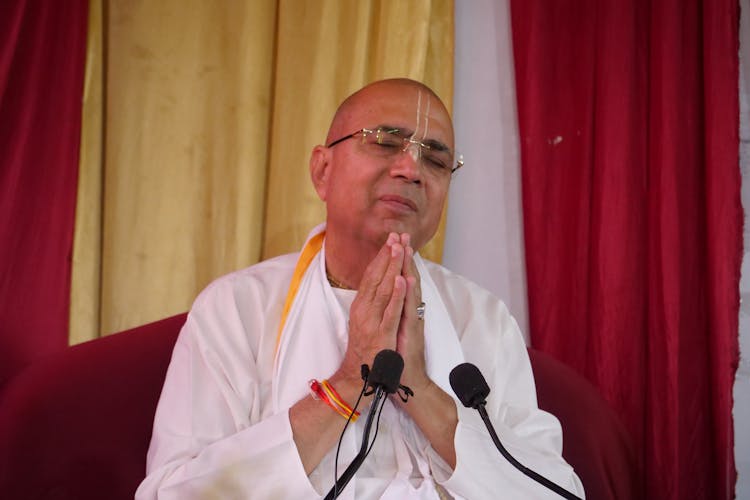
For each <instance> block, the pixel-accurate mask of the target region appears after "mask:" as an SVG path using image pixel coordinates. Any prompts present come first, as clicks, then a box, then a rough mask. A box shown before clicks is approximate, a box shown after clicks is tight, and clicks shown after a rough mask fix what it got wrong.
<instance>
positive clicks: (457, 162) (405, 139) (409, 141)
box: [326, 127, 464, 175]
mask: <svg viewBox="0 0 750 500" xmlns="http://www.w3.org/2000/svg"><path fill="white" fill-rule="evenodd" d="M400 130H401V129H399V128H396V127H393V128H386V127H377V128H375V129H369V128H361V129H359V130H356V131H354V132H352V133H351V134H349V135H345V136H344V137H340V138H338V139H336V140H335V141H331V142H330V143H329V144H328V145H326V147H327V148H332V147H333V146H335V145H336V144H338V143H340V142H344V141H345V140H347V139H351V138H352V137H355V136H357V135H360V134H364V137H366V136H367V134H375V133H377V132H385V133H386V134H391V135H394V136H396V137H398V138H400V139H401V140H402V141H403V146H404V147H403V148H401V151H402V152H406V150H407V149H409V146H411V145H412V144H414V145H415V146H417V147H418V148H419V154H420V156H421V154H422V149H423V148H424V149H428V150H430V149H435V148H434V147H432V146H430V145H429V144H425V143H423V142H422V141H418V140H416V139H413V136H414V134H412V135H410V136H407V137H401V136H399V135H398V134H396V132H399V131H400ZM442 146H443V147H444V148H445V151H447V152H449V153H450V154H451V157H452V158H454V160H453V163H454V164H455V166H450V167H444V168H446V169H447V170H449V171H450V174H451V175H453V173H454V172H455V171H456V170H458V169H459V168H461V167H463V166H464V159H463V155H460V154H459V155H457V154H456V152H455V151H453V150H452V149H451V148H449V147H448V146H445V145H442ZM456 156H458V158H457V159H455V158H456Z"/></svg>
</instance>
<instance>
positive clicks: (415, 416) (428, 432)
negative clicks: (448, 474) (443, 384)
mask: <svg viewBox="0 0 750 500" xmlns="http://www.w3.org/2000/svg"><path fill="white" fill-rule="evenodd" d="M399 401H400V400H399ZM400 404H401V406H402V408H403V409H404V410H405V411H406V412H407V413H408V414H409V416H410V417H411V419H412V420H413V421H414V423H415V424H417V426H418V427H419V429H420V431H422V434H424V436H425V438H427V440H428V441H429V442H430V444H431V445H432V448H433V449H434V450H435V451H436V452H437V453H438V455H440V457H441V458H442V459H443V460H444V461H445V462H446V463H447V464H448V465H449V466H450V467H451V468H452V469H453V468H455V467H456V449H455V445H454V439H455V435H456V426H457V425H458V413H457V412H456V403H455V402H454V400H453V398H451V397H450V396H449V395H448V394H446V393H445V391H443V390H442V389H441V388H440V387H438V386H437V385H436V384H435V383H434V382H430V383H429V384H428V385H427V386H425V387H424V388H423V389H421V390H419V391H418V392H417V391H415V394H414V396H413V397H411V398H409V401H408V402H406V403H402V402H401V403H400Z"/></svg>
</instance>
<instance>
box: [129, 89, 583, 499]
mask: <svg viewBox="0 0 750 500" xmlns="http://www.w3.org/2000/svg"><path fill="white" fill-rule="evenodd" d="M455 166H456V163H455V159H454V152H453V126H452V123H451V119H450V116H449V114H448V112H447V110H446V108H445V106H444V105H443V103H442V102H441V101H440V99H439V98H438V97H437V95H435V94H434V93H433V92H432V91H431V90H430V89H429V88H427V87H426V86H424V85H422V84H421V83H418V82H414V81H411V80H405V79H396V80H384V81H380V82H375V83H373V84H371V85H368V86H366V87H365V88H363V89H361V90H360V91H358V92H356V93H355V94H353V95H352V96H350V97H349V98H348V99H346V100H345V101H344V102H343V103H342V105H341V106H340V107H339V109H338V111H337V112H336V115H335V116H334V119H333V122H332V124H331V127H330V130H329V132H328V138H327V140H326V146H316V147H315V148H314V149H313V151H312V155H311V159H310V175H311V178H312V182H313V184H314V186H315V189H316V191H317V193H318V195H319V196H320V198H321V199H322V200H323V201H324V202H325V204H326V209H327V218H326V224H325V226H321V227H319V228H317V229H316V230H315V231H313V233H312V234H311V236H310V237H309V239H308V241H307V243H306V244H305V247H304V248H303V250H302V251H301V252H300V254H294V255H287V256H282V257H278V258H275V259H271V260H269V261H266V262H263V263H260V264H258V265H256V266H252V267H250V268H248V269H245V270H243V271H239V272H237V273H234V274H231V275H229V276H226V277H224V278H221V279H219V280H217V281H216V282H214V283H213V284H211V285H210V286H209V287H208V288H207V289H206V290H205V291H204V292H203V293H202V294H201V295H200V296H199V297H198V299H196V302H195V304H194V306H193V308H192V310H191V312H190V314H189V316H188V320H187V322H186V324H185V326H184V328H183V330H182V332H181V334H180V338H179V339H178V341H177V343H176V345H175V349H174V353H173V358H172V363H171V365H170V368H169V371H168V374H167V378H166V381H165V385H164V389H163V392H162V396H161V400H160V402H159V407H158V409H157V414H156V419H155V422H154V434H153V438H152V442H151V448H150V450H149V456H148V476H147V478H146V479H145V480H144V482H143V484H142V485H141V487H140V488H139V490H138V492H137V494H136V497H138V498H154V497H157V496H158V498H190V497H193V498H195V497H213V496H215V497H226V498H294V499H296V498H319V497H320V496H323V495H325V494H326V493H327V492H328V490H329V489H330V487H331V486H332V485H333V483H334V480H335V475H334V474H335V473H334V471H335V470H338V473H339V475H340V474H341V472H342V471H343V470H344V469H345V468H346V466H347V465H348V464H349V463H350V462H351V460H352V458H353V457H354V456H355V455H356V452H357V450H358V448H359V445H360V441H361V439H362V435H363V425H364V420H365V419H364V418H363V419H362V420H359V421H356V422H352V423H349V425H348V428H347V431H346V432H345V434H344V436H343V438H342V442H341V446H340V450H339V451H338V462H336V458H337V443H338V441H339V437H340V435H341V432H342V429H343V428H344V425H345V424H346V423H347V419H348V417H349V415H350V414H351V413H352V410H353V408H351V407H352V406H353V403H354V402H355V401H357V398H358V396H359V394H360V391H361V390H362V379H361V375H360V366H361V365H362V364H368V365H372V362H373V359H374V357H375V355H376V354H377V353H378V352H379V351H381V350H382V349H393V350H396V351H398V352H399V353H400V354H401V356H402V357H403V359H404V372H403V375H402V377H401V383H402V384H403V385H405V386H408V387H410V388H411V389H412V390H413V392H414V396H413V397H412V398H410V399H409V400H408V401H407V402H404V401H402V400H401V399H400V398H398V397H396V396H391V397H390V398H389V400H388V401H387V402H386V404H385V406H384V408H383V411H382V416H381V419H380V423H379V429H378V434H377V439H376V440H375V442H374V445H373V448H372V451H371V453H370V455H369V456H368V457H367V459H366V460H365V462H364V463H363V465H362V467H361V468H360V469H359V471H358V473H357V474H356V476H355V477H354V479H353V480H352V481H351V482H350V483H349V485H348V486H347V487H346V488H345V490H344V491H343V493H342V494H341V498H358V499H359V498H399V499H400V498H441V497H442V498H470V499H480V498H534V497H545V496H548V495H550V493H549V491H548V490H546V489H545V488H544V487H542V486H540V485H538V484H536V483H535V482H534V481H532V480H531V479H529V478H527V477H526V476H524V475H523V474H521V473H520V472H519V471H517V470H516V469H514V468H513V467H512V466H511V465H510V464H508V463H507V462H506V461H505V460H504V459H503V458H502V457H501V456H500V455H499V453H498V452H497V450H496V449H495V447H494V445H493V443H492V441H491V440H490V438H489V436H488V435H487V431H486V429H485V427H484V425H483V423H482V422H481V420H480V418H479V416H478V415H477V414H476V412H475V411H474V410H470V409H466V408H463V407H462V406H460V405H457V404H456V402H455V400H454V399H453V397H452V396H451V395H450V394H451V391H450V387H449V385H448V373H449V372H450V370H451V369H452V368H453V367H454V366H456V365H457V364H459V363H461V362H463V361H469V362H472V363H474V364H476V365H477V366H479V368H480V369H481V370H482V372H483V373H484V374H485V376H486V377H487V378H488V380H489V383H490V385H491V386H492V389H493V392H492V394H491V395H490V397H489V399H488V406H487V408H488V412H489V414H490V416H491V418H492V420H493V423H494V425H495V427H496V429H497V431H498V434H499V435H500V438H501V439H502V440H503V441H504V444H505V446H506V447H507V448H508V449H509V451H510V452H511V453H512V454H513V455H514V456H515V457H516V458H517V459H518V460H519V461H520V462H521V463H523V464H524V465H526V466H528V467H531V468H532V469H535V470H536V471H537V472H539V473H541V474H542V475H544V476H546V477H548V478H549V479H551V480H552V481H554V482H556V483H558V484H559V485H561V486H563V487H565V488H567V489H569V490H573V491H577V492H579V493H581V492H582V487H581V485H580V482H579V481H578V478H577V477H576V476H575V474H574V472H573V471H572V469H571V468H570V467H569V466H568V465H567V464H566V463H565V462H564V461H563V459H562V458H561V456H560V450H561V436H560V428H559V424H558V423H557V421H556V420H555V419H554V417H552V416H550V415H548V414H546V413H544V412H541V411H539V410H538V409H537V407H536V396H535V389H534V384H533V379H532V375H531V370H530V366H529V361H528V357H527V355H526V350H525V346H524V344H523V341H522V339H521V336H520V334H519V332H518V328H517V326H516V324H515V322H514V321H513V319H512V318H511V317H510V315H509V314H508V312H507V309H506V308H505V306H504V305H503V304H502V303H501V302H500V301H499V300H498V299H496V298H494V297H493V296H491V295H490V294H489V293H488V292H486V291H484V290H482V289H480V288H479V287H477V286H476V285H474V284H472V283H470V282H468V281H467V280H465V279H463V278H461V277H459V276H457V275H454V274H452V273H450V272H449V271H447V270H446V269H444V268H442V267H441V266H438V265H436V264H432V263H429V262H426V261H423V260H422V259H421V258H419V256H418V255H417V254H416V251H417V250H419V249H420V248H422V246H423V245H424V244H425V243H426V242H427V241H428V240H429V239H430V238H431V237H432V236H433V235H434V234H435V231H436V230H437V227H438V223H439V220H440V214H441V211H442V209H443V205H444V203H445V198H446V194H447V191H448V186H449V183H450V179H451V174H452V172H453V169H454V168H455ZM319 380H321V381H322V382H319ZM310 381H313V382H312V383H311V382H310ZM311 389H312V390H311ZM370 399H371V396H369V397H364V398H363V399H362V401H361V402H360V404H359V410H360V411H361V412H362V413H363V414H364V413H365V411H364V410H363V408H364V409H366V408H367V406H368V405H369V403H370ZM342 416H343V417H346V418H342ZM352 419H353V420H354V419H356V415H354V416H353V417H352Z"/></svg>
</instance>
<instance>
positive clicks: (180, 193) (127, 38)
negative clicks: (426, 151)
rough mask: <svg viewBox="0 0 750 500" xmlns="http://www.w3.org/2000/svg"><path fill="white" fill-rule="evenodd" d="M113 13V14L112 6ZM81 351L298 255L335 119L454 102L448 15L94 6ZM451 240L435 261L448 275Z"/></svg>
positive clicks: (201, 3)
mask: <svg viewBox="0 0 750 500" xmlns="http://www.w3.org/2000/svg"><path fill="white" fill-rule="evenodd" d="M100 2H103V3H100ZM89 38H90V44H89V58H88V65H87V80H86V81H87V84H86V92H85V96H84V131H83V134H82V147H81V171H80V172H81V173H80V180H79V205H78V212H77V221H76V239H75V248H74V270H73V287H72V300H71V342H73V343H75V342H79V341H82V340H87V339H91V338H95V337H97V336H100V335H103V334H108V333H112V332H116V331H120V330H123V329H126V328H129V327H133V326H137V325H140V324H143V323H147V322H149V321H153V320H157V319H160V318H163V317H166V316H169V315H171V314H175V313H178V312H181V311H185V310H187V309H188V308H189V307H190V304H191V302H192V300H193V299H194V298H195V296H196V294H197V293H198V292H199V291H200V290H201V289H202V288H203V287H205V286H206V284H208V283H209V282H210V281H211V280H212V279H214V278H217V277H218V276H221V275H222V274H225V273H227V272H230V271H232V270H235V269H240V268H243V267H246V266H248V265H250V264H253V263H255V262H258V261H259V260H262V259H265V258H268V257H271V256H274V255H278V254H281V253H286V252H291V251H296V250H298V249H299V246H300V245H301V244H302V243H303V241H304V237H305V236H306V234H307V232H308V231H309V230H310V229H311V228H312V227H313V226H314V225H316V224H318V223H319V222H321V221H322V220H324V216H325V210H324V206H323V205H322V203H321V202H320V201H319V200H318V198H317V196H316V195H315V192H314V191H313V189H312V187H311V184H310V181H309V176H308V170H307V163H308V155H309V152H310V149H311V148H312V147H313V146H314V145H315V144H318V143H320V142H322V141H323V140H324V139H325V135H326V132H327V128H328V124H329V122H330V119H331V117H332V115H333V112H334V110H335V107H336V105H337V104H338V103H339V102H340V101H341V100H342V99H343V98H344V97H345V96H347V95H348V94H350V93H351V92H353V91H354V90H356V89H357V88H359V87H361V86H362V85H364V84H366V83H367V82H370V81H373V80H377V79H380V78H386V77H395V76H406V77H410V78H414V79H418V80H422V81H424V82H425V83H427V84H428V85H430V86H431V87H432V88H433V89H435V90H436V91H437V92H438V94H440V95H441V96H442V98H443V99H444V101H445V102H446V103H447V104H450V102H451V100H452V73H453V3H452V1H445V0H443V1H426V0H424V1H410V2H402V1H398V0H390V1H357V2H355V1H346V0H339V1H324V0H316V1H313V0H309V1H308V0H304V1H303V0H295V1H271V0H267V1H258V0H255V1H245V2H239V1H230V0H226V1H218V2H207V1H205V0H189V1H185V0H181V1H177V0H160V1H159V2H152V1H148V0H130V1H125V0H100V1H99V2H98V1H92V2H91V23H90V37H89ZM441 249H442V228H441V230H440V232H439V234H438V236H437V237H436V238H435V239H434V240H433V242H431V243H430V245H429V246H428V248H426V249H425V250H424V251H423V254H425V255H426V256H427V257H428V258H431V259H433V260H439V259H440V254H441Z"/></svg>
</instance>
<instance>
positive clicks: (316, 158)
mask: <svg viewBox="0 0 750 500" xmlns="http://www.w3.org/2000/svg"><path fill="white" fill-rule="evenodd" d="M330 176H331V150H330V149H329V148H327V147H325V146H320V145H318V146H315V147H314V148H313V150H312V153H311V154H310V178H311V179H312V183H313V187H314V188H315V191H317V193H318V197H319V198H320V199H321V200H323V201H326V197H327V195H328V182H329V179H330Z"/></svg>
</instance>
